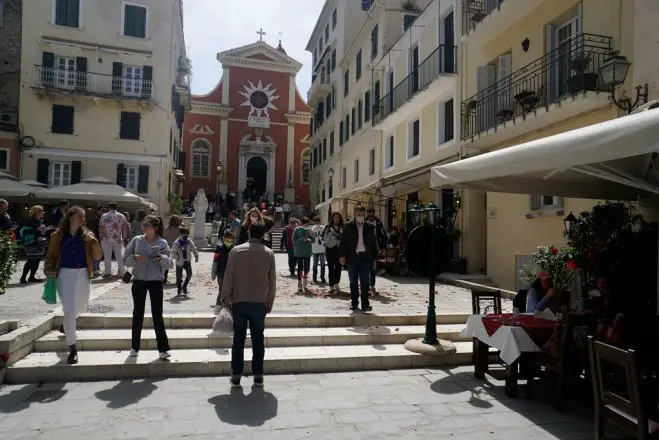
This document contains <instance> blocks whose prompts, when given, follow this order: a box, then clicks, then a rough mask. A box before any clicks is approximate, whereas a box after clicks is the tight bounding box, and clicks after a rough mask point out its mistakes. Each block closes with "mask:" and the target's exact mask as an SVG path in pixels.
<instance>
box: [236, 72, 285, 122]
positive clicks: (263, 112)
mask: <svg viewBox="0 0 659 440" xmlns="http://www.w3.org/2000/svg"><path fill="white" fill-rule="evenodd" d="M248 83H249V85H247V86H243V89H244V91H239V92H238V93H240V94H241V95H243V96H244V97H245V98H246V101H245V102H243V103H242V104H240V106H241V107H250V110H249V116H258V117H263V116H265V117H267V118H269V117H270V115H269V113H268V110H269V109H271V110H278V109H277V107H275V105H274V104H273V101H274V100H276V99H279V96H278V95H275V93H277V89H273V88H271V87H272V84H268V85H267V86H265V87H263V83H262V82H261V81H259V83H258V84H257V85H254V83H253V82H251V81H248Z"/></svg>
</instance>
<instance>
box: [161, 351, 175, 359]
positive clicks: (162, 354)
mask: <svg viewBox="0 0 659 440" xmlns="http://www.w3.org/2000/svg"><path fill="white" fill-rule="evenodd" d="M158 357H159V358H160V359H163V360H164V359H169V358H170V357H172V355H171V354H169V352H168V351H163V352H162V353H160V354H159V355H158Z"/></svg>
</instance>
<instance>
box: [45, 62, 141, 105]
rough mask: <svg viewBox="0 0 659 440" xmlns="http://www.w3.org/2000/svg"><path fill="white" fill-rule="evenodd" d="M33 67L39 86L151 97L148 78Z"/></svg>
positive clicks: (88, 92)
mask: <svg viewBox="0 0 659 440" xmlns="http://www.w3.org/2000/svg"><path fill="white" fill-rule="evenodd" d="M35 69H36V71H37V78H38V83H39V86H41V87H45V88H48V89H57V90H69V91H71V92H74V93H81V94H90V95H100V96H112V97H123V98H139V99H151V98H152V97H153V81H152V80H150V79H142V78H136V77H128V76H113V75H105V74H101V73H91V72H79V71H76V70H70V69H58V68H56V67H46V66H35Z"/></svg>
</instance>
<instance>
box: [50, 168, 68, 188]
mask: <svg viewBox="0 0 659 440" xmlns="http://www.w3.org/2000/svg"><path fill="white" fill-rule="evenodd" d="M57 165H59V166H61V167H62V169H61V170H60V179H59V180H60V182H61V183H60V184H59V185H55V166H57ZM64 166H68V168H69V170H68V172H69V179H68V182H66V183H65V182H64V177H63V173H64V169H63V168H64ZM71 171H72V162H67V161H53V162H51V163H50V169H49V170H48V174H49V176H48V177H49V179H48V182H49V187H51V188H58V187H61V186H68V185H71Z"/></svg>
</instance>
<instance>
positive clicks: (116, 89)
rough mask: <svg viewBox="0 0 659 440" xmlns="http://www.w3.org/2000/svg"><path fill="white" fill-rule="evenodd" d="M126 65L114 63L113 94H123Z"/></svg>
mask: <svg viewBox="0 0 659 440" xmlns="http://www.w3.org/2000/svg"><path fill="white" fill-rule="evenodd" d="M123 76H124V65H123V64H122V63H112V93H114V94H119V95H120V94H121V92H122V90H123V88H124V86H123V81H124V79H123Z"/></svg>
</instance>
